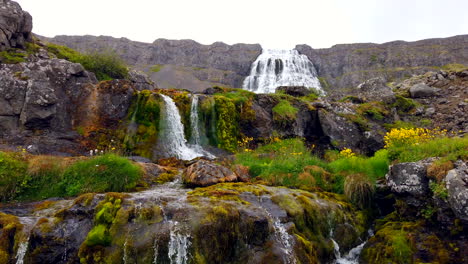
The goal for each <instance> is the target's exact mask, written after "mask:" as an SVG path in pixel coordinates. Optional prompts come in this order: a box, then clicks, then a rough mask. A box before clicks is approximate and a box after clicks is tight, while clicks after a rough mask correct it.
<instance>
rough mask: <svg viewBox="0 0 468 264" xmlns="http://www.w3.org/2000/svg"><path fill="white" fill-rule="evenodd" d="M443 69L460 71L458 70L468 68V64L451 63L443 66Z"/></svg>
mask: <svg viewBox="0 0 468 264" xmlns="http://www.w3.org/2000/svg"><path fill="white" fill-rule="evenodd" d="M442 69H443V70H446V71H457V72H458V71H464V70H467V69H468V66H466V65H463V64H459V63H451V64H447V65H444V66H442Z"/></svg>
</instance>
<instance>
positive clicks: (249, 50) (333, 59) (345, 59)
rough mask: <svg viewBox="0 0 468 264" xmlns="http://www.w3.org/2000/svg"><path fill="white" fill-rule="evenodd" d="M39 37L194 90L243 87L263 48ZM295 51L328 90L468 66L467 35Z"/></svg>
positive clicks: (160, 81) (172, 85) (164, 84)
mask: <svg viewBox="0 0 468 264" xmlns="http://www.w3.org/2000/svg"><path fill="white" fill-rule="evenodd" d="M42 39H43V40H45V41H49V42H52V43H56V44H60V45H65V46H68V47H71V48H74V49H77V50H79V51H89V50H106V49H111V50H115V51H116V52H117V53H119V54H120V55H121V56H122V58H123V59H124V60H126V61H127V62H128V63H129V64H130V65H133V66H134V67H135V68H137V69H139V70H143V71H145V72H146V73H147V74H148V75H149V76H150V77H151V79H152V80H153V81H155V82H156V83H157V84H158V85H159V86H160V87H163V88H185V89H189V90H192V91H201V90H203V89H204V88H206V87H209V86H213V85H222V86H228V87H241V86H242V82H243V80H244V78H245V77H246V76H247V75H248V74H249V69H250V67H251V64H252V62H253V61H254V60H255V59H256V58H257V56H258V55H259V54H260V53H261V50H262V48H261V46H260V45H258V44H255V45H249V44H236V45H227V44H224V43H221V42H216V43H213V44H212V45H202V44H199V43H197V42H195V41H193V40H166V39H158V40H156V41H155V42H153V43H151V44H150V43H142V42H135V41H131V40H128V39H125V38H120V39H117V38H112V37H104V36H100V37H94V36H57V37H54V38H51V39H48V38H42ZM296 49H297V50H298V51H299V52H300V53H302V54H305V55H307V56H308V57H309V59H310V60H311V61H312V62H313V63H314V65H315V67H316V69H317V71H318V75H319V76H320V77H321V79H322V84H323V86H324V87H325V88H326V89H327V88H328V90H342V89H346V88H353V87H356V86H357V85H358V84H360V83H362V82H364V81H365V80H367V79H370V78H374V77H381V78H383V79H384V80H385V81H387V82H390V81H396V80H400V79H404V78H408V77H410V76H412V75H413V74H423V73H425V72H427V71H429V70H434V69H438V68H439V67H442V66H444V65H447V64H452V63H459V64H465V65H467V64H468V35H461V36H455V37H450V38H441V39H426V40H421V41H416V42H404V41H394V42H389V43H384V44H372V43H361V44H340V45H335V46H333V47H332V48H328V49H313V48H311V47H310V46H308V45H298V46H296Z"/></svg>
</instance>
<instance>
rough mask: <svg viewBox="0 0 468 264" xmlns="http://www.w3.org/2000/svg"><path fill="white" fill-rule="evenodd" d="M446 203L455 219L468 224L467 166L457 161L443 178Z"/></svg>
mask: <svg viewBox="0 0 468 264" xmlns="http://www.w3.org/2000/svg"><path fill="white" fill-rule="evenodd" d="M445 182H446V188H447V192H448V201H449V203H450V207H451V208H452V209H453V211H454V212H455V214H456V215H457V217H459V218H460V219H463V220H464V221H467V222H468V166H467V164H466V162H463V161H461V160H460V161H458V162H456V163H455V168H454V169H453V170H450V171H449V172H448V173H447V176H446V178H445Z"/></svg>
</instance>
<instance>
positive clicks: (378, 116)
mask: <svg viewBox="0 0 468 264" xmlns="http://www.w3.org/2000/svg"><path fill="white" fill-rule="evenodd" d="M357 112H358V113H359V114H360V115H365V116H368V117H370V118H372V119H374V120H378V121H381V120H383V119H384V117H385V116H387V115H388V114H389V111H388V110H387V109H386V108H385V106H384V105H383V104H382V103H381V102H371V103H364V104H361V105H359V106H358V108H357Z"/></svg>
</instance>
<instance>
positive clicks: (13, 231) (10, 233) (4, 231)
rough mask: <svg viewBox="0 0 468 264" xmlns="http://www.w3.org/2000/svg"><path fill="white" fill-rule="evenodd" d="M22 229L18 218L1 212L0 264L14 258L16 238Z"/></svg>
mask: <svg viewBox="0 0 468 264" xmlns="http://www.w3.org/2000/svg"><path fill="white" fill-rule="evenodd" d="M22 228H23V225H22V224H21V223H20V221H19V219H18V217H16V216H14V215H9V214H5V213H2V212H0V230H1V232H0V263H8V260H11V259H13V258H14V255H13V252H14V247H15V237H18V236H17V233H18V232H19V231H21V229H22ZM2 261H4V262H2Z"/></svg>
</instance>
